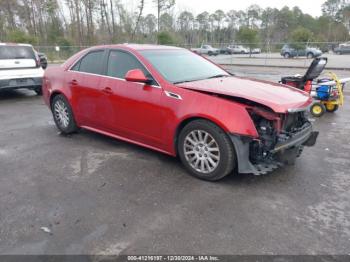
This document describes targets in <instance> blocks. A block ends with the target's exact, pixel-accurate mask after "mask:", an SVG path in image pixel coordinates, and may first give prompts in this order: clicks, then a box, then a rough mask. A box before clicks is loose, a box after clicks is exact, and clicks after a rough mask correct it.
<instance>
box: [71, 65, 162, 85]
mask: <svg viewBox="0 0 350 262" xmlns="http://www.w3.org/2000/svg"><path fill="white" fill-rule="evenodd" d="M67 71H70V72H74V73H79V74H85V75H92V76H100V77H105V78H111V79H115V80H121V81H124V82H127V81H126V80H125V79H124V78H119V77H113V76H106V75H98V74H94V73H88V72H80V71H74V70H70V69H69V70H67ZM131 83H135V84H139V85H142V86H145V85H146V84H144V83H139V82H131ZM149 86H151V87H154V88H158V89H161V86H156V85H149Z"/></svg>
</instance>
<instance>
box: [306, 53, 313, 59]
mask: <svg viewBox="0 0 350 262" xmlns="http://www.w3.org/2000/svg"><path fill="white" fill-rule="evenodd" d="M306 57H307V58H308V59H311V58H314V54H313V53H308V54H307V56H306Z"/></svg>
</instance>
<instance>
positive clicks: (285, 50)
mask: <svg viewBox="0 0 350 262" xmlns="http://www.w3.org/2000/svg"><path fill="white" fill-rule="evenodd" d="M321 55H322V51H321V50H320V49H318V48H316V47H306V48H305V49H299V50H296V49H295V48H292V47H291V46H290V45H288V44H286V45H284V46H283V47H282V49H281V56H283V57H284V58H292V57H296V56H306V57H307V58H315V57H319V56H321Z"/></svg>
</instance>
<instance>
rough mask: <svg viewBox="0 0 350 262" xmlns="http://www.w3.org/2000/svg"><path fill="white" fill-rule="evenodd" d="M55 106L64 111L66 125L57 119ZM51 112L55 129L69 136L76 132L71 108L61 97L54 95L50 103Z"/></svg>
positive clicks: (76, 128) (76, 127)
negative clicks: (61, 107) (62, 108)
mask: <svg viewBox="0 0 350 262" xmlns="http://www.w3.org/2000/svg"><path fill="white" fill-rule="evenodd" d="M56 106H64V111H65V113H66V116H67V118H68V124H66V125H65V124H64V123H62V121H60V119H59V116H58V115H59V113H58V112H57V111H56ZM51 111H52V115H53V119H54V121H55V124H56V126H57V128H58V129H59V130H60V131H61V132H62V133H64V134H71V133H74V132H76V131H77V130H78V126H77V125H76V122H75V119H74V115H73V111H72V108H71V106H70V104H69V102H68V100H67V99H66V98H65V97H64V96H63V95H56V96H55V97H54V98H53V99H52V103H51Z"/></svg>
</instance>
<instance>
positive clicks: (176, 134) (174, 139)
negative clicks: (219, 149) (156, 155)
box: [173, 116, 234, 156]
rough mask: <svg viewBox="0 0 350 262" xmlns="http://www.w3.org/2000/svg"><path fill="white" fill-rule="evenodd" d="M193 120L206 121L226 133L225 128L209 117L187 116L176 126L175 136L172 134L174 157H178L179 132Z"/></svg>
mask: <svg viewBox="0 0 350 262" xmlns="http://www.w3.org/2000/svg"><path fill="white" fill-rule="evenodd" d="M195 120H206V121H209V122H211V123H213V124H215V125H217V126H218V127H220V128H221V129H222V130H223V131H224V132H225V133H227V132H228V129H227V127H225V126H224V125H223V124H222V123H220V122H219V121H216V120H215V119H212V118H210V117H206V116H189V117H186V118H184V119H182V121H181V122H180V123H179V124H178V125H177V127H176V130H175V134H174V138H173V147H174V151H175V155H176V156H177V155H178V148H177V146H178V144H177V143H178V138H179V135H180V132H181V130H182V129H183V128H184V127H185V126H186V125H187V124H189V123H190V122H192V121H195ZM232 145H233V144H232ZM233 146H234V145H233Z"/></svg>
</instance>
